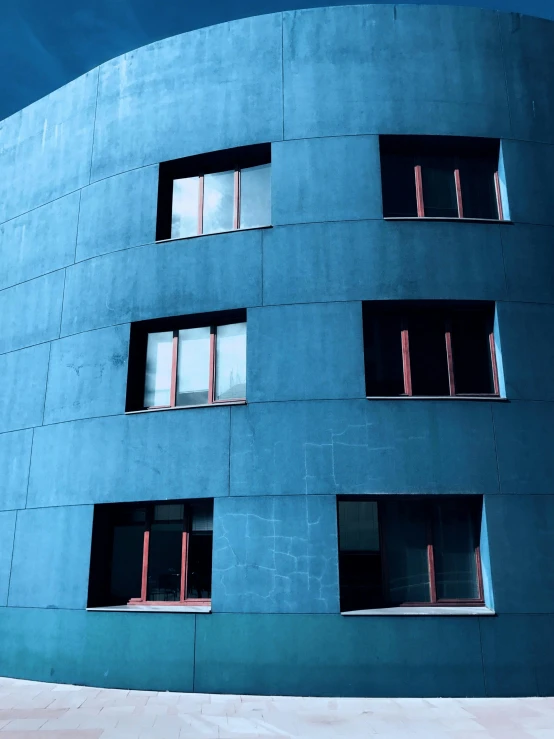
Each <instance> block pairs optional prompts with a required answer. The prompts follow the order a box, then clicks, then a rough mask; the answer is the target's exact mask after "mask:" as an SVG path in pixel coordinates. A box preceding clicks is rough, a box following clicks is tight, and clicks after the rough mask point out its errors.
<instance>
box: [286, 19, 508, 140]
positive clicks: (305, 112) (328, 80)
mask: <svg viewBox="0 0 554 739" xmlns="http://www.w3.org/2000/svg"><path fill="white" fill-rule="evenodd" d="M437 38H440V39H441V44H440V63H437ZM283 43H284V46H283V60H284V85H285V139H299V138H304V137H309V136H341V135H345V134H364V133H421V134H453V133H455V134H457V135H467V136H508V135H509V134H510V127H509V117H508V104H507V98H506V84H505V79H504V69H503V63H502V47H501V41H500V35H499V32H498V19H497V17H496V14H494V13H492V12H490V11H484V10H477V9H475V10H474V9H469V8H453V7H449V8H441V7H431V6H425V5H422V6H403V5H385V6H382V5H365V6H364V5H360V6H355V5H353V6H347V7H339V8H321V9H317V10H301V11H295V12H290V13H285V14H284V15H283Z"/></svg>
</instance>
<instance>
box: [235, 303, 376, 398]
mask: <svg viewBox="0 0 554 739" xmlns="http://www.w3.org/2000/svg"><path fill="white" fill-rule="evenodd" d="M247 366H248V385H247V388H248V389H247V394H248V400H249V401H250V402H255V401H261V402H268V401H274V400H306V399H316V398H320V399H331V398H363V397H365V378H364V356H363V337H362V306H361V303H317V304H313V305H292V306H289V305H287V306H278V307H272V308H254V309H252V310H249V311H248V363H247Z"/></svg>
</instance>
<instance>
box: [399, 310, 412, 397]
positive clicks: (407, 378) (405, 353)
mask: <svg viewBox="0 0 554 739" xmlns="http://www.w3.org/2000/svg"><path fill="white" fill-rule="evenodd" d="M401 335H402V368H403V371H404V393H405V394H406V395H412V371H411V367H410V339H409V336H408V328H407V326H406V325H405V324H404V323H403V324H402V331H401Z"/></svg>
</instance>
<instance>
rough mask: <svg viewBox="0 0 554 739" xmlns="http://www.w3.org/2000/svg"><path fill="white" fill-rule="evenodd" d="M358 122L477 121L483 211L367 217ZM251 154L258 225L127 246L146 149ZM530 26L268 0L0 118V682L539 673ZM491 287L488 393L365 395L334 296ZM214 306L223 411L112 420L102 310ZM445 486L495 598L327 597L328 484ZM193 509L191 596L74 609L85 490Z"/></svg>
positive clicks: (141, 195)
mask: <svg viewBox="0 0 554 739" xmlns="http://www.w3.org/2000/svg"><path fill="white" fill-rule="evenodd" d="M380 134H434V135H456V136H483V137H490V138H495V139H500V140H501V151H502V162H503V173H502V176H503V179H505V191H506V192H505V196H506V198H507V203H509V214H510V219H511V223H489V224H484V223H470V222H398V221H397V222H393V221H385V220H384V219H383V209H382V201H381V181H380V164H379V135H380ZM256 143H271V159H272V227H271V228H266V229H257V230H252V231H248V232H235V233H228V234H218V235H212V236H205V237H199V238H192V239H185V240H178V241H168V242H162V243H156V241H155V233H156V208H157V191H158V164H159V163H160V162H163V161H167V160H171V159H176V158H181V157H186V156H189V155H194V154H201V153H204V152H210V151H216V150H220V149H225V148H228V147H235V146H243V145H250V144H256ZM553 202H554V23H551V22H548V21H543V20H538V19H534V18H530V17H524V16H518V15H509V14H502V13H496V12H490V11H481V10H476V9H469V8H457V7H437V6H423V5H422V6H402V5H399V6H393V5H390V6H387V5H379V6H372V5H359V6H347V7H339V8H323V9H318V10H306V11H299V12H285V13H282V14H281V13H280V14H275V15H268V16H262V17H257V18H251V19H247V20H240V21H237V22H233V23H229V24H224V25H221V26H215V27H212V28H206V29H202V30H199V31H195V32H192V33H188V34H184V35H182V36H176V37H174V38H170V39H167V40H165V41H161V42H159V43H156V44H153V45H151V46H148V47H145V48H142V49H139V50H137V51H134V52H131V53H129V54H126V55H125V56H123V57H120V58H118V59H114V60H112V61H110V62H108V63H106V64H104V65H102V66H101V67H99V68H97V69H94V70H92V71H91V72H89V73H88V74H86V75H85V76H84V77H81V78H79V79H77V80H75V81H74V82H72V83H70V84H69V85H67V86H65V87H63V88H61V89H60V90H58V91H56V92H54V93H52V94H51V95H49V96H48V97H47V98H44V99H43V100H40V101H39V102H37V103H35V104H33V105H31V106H30V107H28V108H26V109H24V110H22V111H20V112H19V113H17V114H16V115H14V116H12V117H11V118H8V119H7V120H5V121H4V122H2V123H0V376H1V377H2V390H1V392H0V674H1V675H8V676H14V677H23V678H29V679H36V680H52V681H60V682H73V683H83V684H91V685H99V686H109V687H122V688H141V689H155V690H165V689H167V690H182V691H193V690H194V691H202V692H208V691H213V692H237V693H268V694H295V693H301V694H312V695H369V696H372V695H375V696H383V695H387V696H391V695H392V696H393V695H403V696H437V695H443V696H446V695H450V696H466V695H472V696H484V695H495V696H506V695H523V694H525V695H536V694H537V695H544V694H552V693H553V692H554V574H553V573H554V569H553V567H552V562H553V561H554V453H553V449H554V432H553V428H554V389H553V388H554V384H553V383H552V365H553V360H554V348H553V347H554V208H553V205H552V204H553ZM408 299H409V300H419V299H422V300H433V299H441V300H444V299H456V300H486V301H494V302H495V303H496V335H497V339H498V341H499V349H500V352H499V359H500V360H501V363H500V364H501V383H502V386H503V389H504V394H505V396H506V397H505V399H502V400H487V401H475V400H460V399H445V400H405V399H388V400H367V399H366V397H365V382H364V361H363V345H362V311H361V303H362V301H364V300H408ZM234 308H240V309H246V311H247V324H248V363H247V367H248V370H247V372H248V375H247V401H248V402H247V405H244V406H234V407H232V406H227V407H212V408H209V407H208V408H197V409H187V410H181V411H175V412H156V413H143V414H136V415H133V414H127V415H126V414H125V396H126V384H127V362H128V353H129V336H130V330H129V328H130V323H132V322H134V321H138V320H144V319H152V318H160V317H168V316H179V315H185V314H194V313H203V312H209V311H220V310H226V309H234ZM412 493H413V494H430V495H431V494H475V495H483V496H484V500H485V511H486V521H485V523H486V527H485V529H484V532H483V536H482V545H483V546H482V550H483V560H484V566H485V572H484V575H485V590H486V597H487V605H489V606H490V607H494V611H495V614H496V615H495V616H488V615H487V616H461V615H460V616H448V617H447V616H444V615H432V616H410V617H408V616H371V617H357V618H355V617H345V616H341V615H340V609H339V597H338V592H339V591H338V553H337V520H336V496H337V495H341V494H349V495H356V494H372V495H375V494H391V495H395V494H412ZM205 497H213V498H214V501H215V502H214V560H213V593H212V613H210V614H203V613H199V614H194V613H121V612H120V613H117V612H91V611H87V610H86V604H87V591H88V578H89V563H90V546H91V531H92V520H93V510H94V504H98V503H106V502H121V501H143V500H167V499H176V498H205Z"/></svg>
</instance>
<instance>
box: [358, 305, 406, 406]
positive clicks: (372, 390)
mask: <svg viewBox="0 0 554 739" xmlns="http://www.w3.org/2000/svg"><path fill="white" fill-rule="evenodd" d="M364 359H365V371H366V393H367V395H374V396H379V395H402V394H403V393H404V370H403V365H402V332H401V322H400V316H399V315H395V314H390V313H389V314H387V313H384V314H382V315H372V314H371V313H370V312H369V311H367V312H366V313H365V314H364Z"/></svg>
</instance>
